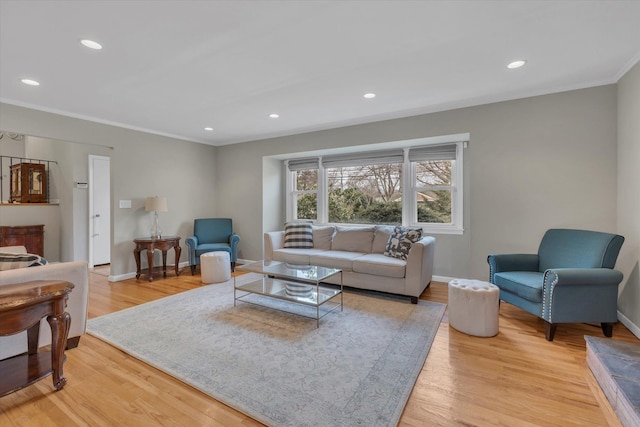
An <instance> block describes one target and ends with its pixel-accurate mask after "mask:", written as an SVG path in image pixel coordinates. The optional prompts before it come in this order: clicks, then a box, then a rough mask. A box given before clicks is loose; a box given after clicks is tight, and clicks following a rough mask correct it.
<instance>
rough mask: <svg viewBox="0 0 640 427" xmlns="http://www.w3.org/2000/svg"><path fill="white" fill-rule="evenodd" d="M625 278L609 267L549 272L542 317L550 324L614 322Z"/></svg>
mask: <svg viewBox="0 0 640 427" xmlns="http://www.w3.org/2000/svg"><path fill="white" fill-rule="evenodd" d="M622 278H623V275H622V273H621V272H619V271H618V270H612V269H609V268H553V269H549V270H546V271H545V272H544V282H543V285H542V292H543V297H542V298H543V305H542V318H543V319H545V320H546V321H548V322H550V323H562V322H572V323H573V322H582V323H590V322H598V323H601V322H611V323H615V322H616V321H617V320H618V315H617V307H618V304H617V302H618V285H619V284H620V282H622ZM605 319H607V320H605Z"/></svg>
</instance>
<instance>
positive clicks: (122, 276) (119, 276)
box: [107, 261, 189, 282]
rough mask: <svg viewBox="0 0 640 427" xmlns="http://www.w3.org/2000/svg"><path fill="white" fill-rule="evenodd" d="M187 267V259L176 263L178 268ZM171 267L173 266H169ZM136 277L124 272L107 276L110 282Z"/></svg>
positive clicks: (134, 274)
mask: <svg viewBox="0 0 640 427" xmlns="http://www.w3.org/2000/svg"><path fill="white" fill-rule="evenodd" d="M184 267H189V261H183V262H180V263H178V268H184ZM167 268H169V264H168V263H167ZM171 268H173V267H171ZM134 277H136V273H135V272H133V273H124V274H116V275H115V276H109V277H108V278H107V280H108V281H110V282H120V281H122V280H127V279H133V278H134Z"/></svg>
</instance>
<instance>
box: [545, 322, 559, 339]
mask: <svg viewBox="0 0 640 427" xmlns="http://www.w3.org/2000/svg"><path fill="white" fill-rule="evenodd" d="M557 327H558V324H557V323H549V322H547V321H546V320H545V321H544V336H545V338H546V339H547V341H553V337H554V336H555V334H556V328H557Z"/></svg>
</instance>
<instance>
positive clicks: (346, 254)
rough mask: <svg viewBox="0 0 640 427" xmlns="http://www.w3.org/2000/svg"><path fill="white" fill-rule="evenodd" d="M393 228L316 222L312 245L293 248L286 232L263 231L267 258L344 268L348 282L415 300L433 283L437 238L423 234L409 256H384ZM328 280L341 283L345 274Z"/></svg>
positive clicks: (267, 259)
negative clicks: (285, 239) (333, 224)
mask: <svg viewBox="0 0 640 427" xmlns="http://www.w3.org/2000/svg"><path fill="white" fill-rule="evenodd" d="M392 232H393V227H390V226H367V227H360V226H336V227H334V226H314V227H313V248H312V249H293V248H285V247H284V237H285V232H284V231H272V232H267V233H265V234H264V257H265V260H266V261H281V262H287V263H290V264H302V265H318V266H322V267H334V268H340V269H342V271H343V275H342V277H343V279H342V280H343V284H344V285H345V286H350V287H353V288H359V289H369V290H374V291H382V292H388V293H392V294H398V295H406V296H409V297H411V302H412V303H414V304H416V303H417V302H418V297H420V295H421V294H422V292H423V291H424V290H425V289H426V288H427V287H428V286H429V284H430V283H431V278H432V276H433V253H434V247H435V238H434V237H430V236H427V237H422V238H421V239H420V240H419V241H418V242H416V243H413V244H412V245H411V249H410V251H409V255H408V257H407V260H406V261H405V260H402V259H397V258H392V257H389V256H385V255H384V250H385V246H386V244H387V241H388V240H389V236H390V235H391V233H392ZM328 282H329V283H334V284H337V283H339V282H340V276H334V277H332V278H330V279H329V280H328Z"/></svg>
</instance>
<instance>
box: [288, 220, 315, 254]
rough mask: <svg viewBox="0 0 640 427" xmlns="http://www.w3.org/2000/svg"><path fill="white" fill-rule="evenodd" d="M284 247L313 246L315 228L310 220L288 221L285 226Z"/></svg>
mask: <svg viewBox="0 0 640 427" xmlns="http://www.w3.org/2000/svg"><path fill="white" fill-rule="evenodd" d="M284 247H285V248H298V249H311V248H313V228H312V226H311V224H310V223H308V222H288V223H286V224H285V226H284Z"/></svg>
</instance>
